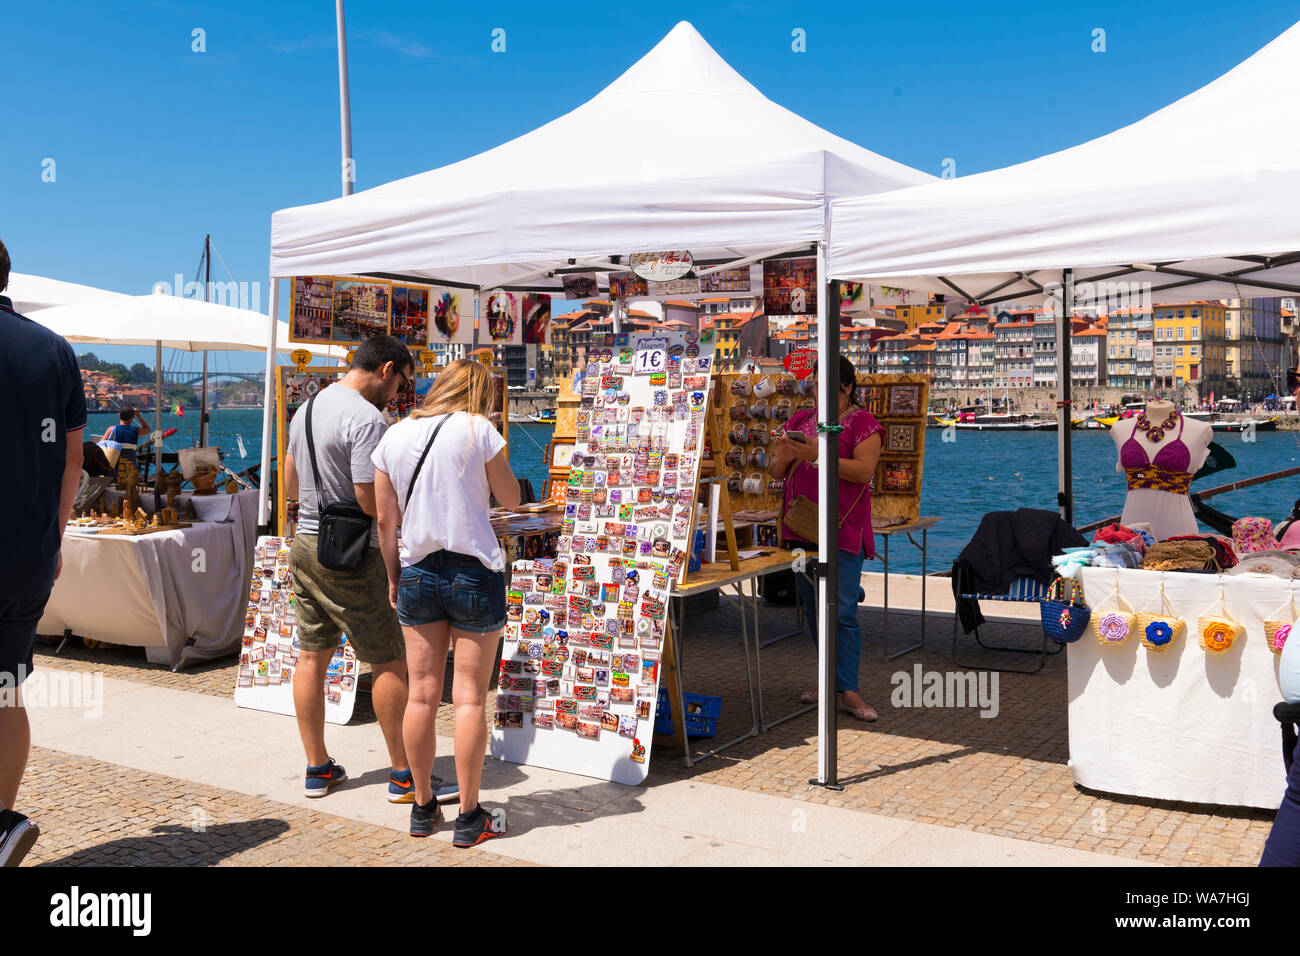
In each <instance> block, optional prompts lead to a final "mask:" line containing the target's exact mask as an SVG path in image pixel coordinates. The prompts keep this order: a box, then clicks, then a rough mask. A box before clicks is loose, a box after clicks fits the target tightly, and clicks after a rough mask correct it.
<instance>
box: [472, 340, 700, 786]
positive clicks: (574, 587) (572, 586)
mask: <svg viewBox="0 0 1300 956" xmlns="http://www.w3.org/2000/svg"><path fill="white" fill-rule="evenodd" d="M712 366H713V334H712V332H711V331H705V332H701V333H698V338H697V337H696V333H694V332H679V333H664V334H657V333H633V334H622V335H618V336H615V335H609V336H602V337H601V338H600V340H599V341H598V342H595V343H593V349H592V353H591V361H590V362H589V364H588V366H587V369H586V375H585V376H584V378H583V380H582V387H581V392H580V399H581V400H580V404H579V408H578V412H577V416H576V425H575V431H576V439H577V443H576V445H575V446H574V450H573V457H572V459H571V468H570V471H569V477H568V480H567V483H566V485H565V488H564V492H565V494H564V502H565V504H564V507H565V511H564V519H563V522H564V523H563V524H562V526H561V528H560V536H559V540H558V542H557V556H556V557H555V558H554V559H553V560H534V561H516V562H514V565H513V568H512V575H511V580H510V587H509V590H508V591H507V596H506V632H505V641H504V650H503V656H502V659H501V662H500V681H499V685H498V690H497V697H496V711H495V713H494V715H493V729H492V754H493V756H496V757H500V758H502V759H504V760H509V761H511V762H512V763H523V764H528V765H530V766H537V767H549V768H551V769H553V770H563V771H566V772H569V773H579V774H584V775H586V776H589V777H598V778H600V779H603V780H613V781H615V782H617V783H628V784H634V783H640V782H641V781H642V780H644V779H645V776H646V772H647V770H648V769H649V760H650V746H651V740H652V738H653V736H654V719H655V715H654V711H655V705H656V702H657V700H658V694H659V665H660V655H661V653H662V650H663V647H664V640H665V628H666V626H667V607H668V596H669V593H670V592H671V590H672V584H673V583H674V582H677V581H679V580H680V577H681V574H682V573H683V572H684V571H685V568H686V547H687V541H688V540H689V536H690V530H691V519H692V516H693V512H694V507H695V500H696V487H697V482H698V478H699V466H700V454H701V450H702V448H703V444H704V436H705V432H706V431H707V419H706V415H707V414H708V399H709V390H710V389H709V374H710V372H711V371H712Z"/></svg>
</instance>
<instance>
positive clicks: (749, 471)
mask: <svg viewBox="0 0 1300 956" xmlns="http://www.w3.org/2000/svg"><path fill="white" fill-rule="evenodd" d="M816 407H817V382H816V381H815V380H814V379H811V378H809V379H805V380H804V381H802V382H797V381H795V377H794V376H793V375H791V374H789V373H782V374H772V375H736V374H731V373H727V374H722V375H719V376H718V398H717V404H716V412H715V414H717V415H718V433H719V435H720V436H721V441H720V443H719V444H720V445H721V447H720V448H715V449H714V452H713V473H714V474H715V475H718V476H720V477H725V478H726V479H727V490H728V491H729V492H730V493H731V507H732V510H733V513H734V512H736V511H776V510H779V509H780V507H781V505H782V502H783V501H784V498H783V494H784V490H785V484H784V482H782V481H781V480H780V479H777V478H774V477H773V476H772V475H771V473H770V472H769V471H768V469H769V468H770V467H771V464H772V446H773V444H774V443H775V442H776V440H777V439H778V438H780V437H781V436H782V435H783V434H784V433H785V423H786V422H787V421H789V420H790V419H791V418H792V417H793V416H794V415H795V413H796V412H798V411H800V410H801V409H804V408H816Z"/></svg>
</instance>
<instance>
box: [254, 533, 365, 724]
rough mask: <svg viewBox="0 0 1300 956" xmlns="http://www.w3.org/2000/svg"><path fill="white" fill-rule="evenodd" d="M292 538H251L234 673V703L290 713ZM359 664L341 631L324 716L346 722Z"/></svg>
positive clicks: (294, 624)
mask: <svg viewBox="0 0 1300 956" xmlns="http://www.w3.org/2000/svg"><path fill="white" fill-rule="evenodd" d="M292 544H293V539H292V538H268V537H262V538H258V539H257V545H256V546H255V547H254V548H253V575H252V582H251V583H250V584H249V592H248V612H247V614H246V615H245V617H244V639H243V641H242V643H241V646H240V648H239V670H238V671H237V673H236V675H235V703H236V704H237V705H238V706H240V707H247V708H249V709H250V710H265V711H269V712H270V713H272V714H284V715H285V716H287V717H292V716H294V713H295V712H294V707H293V670H294V668H295V667H297V666H298V652H299V648H298V615H297V610H296V609H295V607H294V602H293V583H292V579H291V578H290V576H289V548H290V546H291V545H292ZM359 671H360V664H358V662H357V656H356V653H355V652H354V651H353V650H352V646H351V645H350V644H349V643H348V639H347V636H346V635H344V636H343V637H341V638H340V639H339V646H338V648H337V649H336V650H335V651H334V656H333V657H332V658H330V662H329V669H328V670H327V671H326V674H325V685H324V688H323V693H324V694H325V719H326V720H327V721H329V722H330V723H331V724H346V723H347V722H348V721H349V720H351V719H352V708H353V707H354V706H355V705H356V702H357V679H358V677H359V676H360V674H359Z"/></svg>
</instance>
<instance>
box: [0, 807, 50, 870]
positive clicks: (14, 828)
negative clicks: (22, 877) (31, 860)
mask: <svg viewBox="0 0 1300 956" xmlns="http://www.w3.org/2000/svg"><path fill="white" fill-rule="evenodd" d="M40 835H41V828H40V827H38V826H37V825H36V824H35V823H33V822H32V821H31V820H29V819H27V818H26V817H25V816H23V815H22V814H21V813H18V812H16V811H14V810H0V866H17V865H18V864H19V863H21V862H22V861H23V857H25V856H26V855H27V851H28V850H30V849H31V848H32V844H33V843H35V842H36V838H37V837H38V836H40Z"/></svg>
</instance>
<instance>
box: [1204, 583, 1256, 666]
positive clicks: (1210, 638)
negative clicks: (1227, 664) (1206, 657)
mask: <svg viewBox="0 0 1300 956" xmlns="http://www.w3.org/2000/svg"><path fill="white" fill-rule="evenodd" d="M1216 608H1217V610H1216ZM1196 629H1197V630H1198V631H1200V634H1201V646H1202V647H1204V648H1205V649H1206V651H1208V652H1209V653H1211V654H1222V653H1223V652H1225V651H1226V650H1228V648H1230V647H1232V645H1233V644H1235V643H1236V642H1237V641H1239V640H1241V639H1242V638H1243V637H1245V636H1246V629H1245V628H1244V627H1242V626H1241V624H1240V623H1239V622H1238V621H1237V619H1236V618H1234V617H1233V616H1232V615H1231V614H1230V613H1229V612H1228V606H1227V605H1226V604H1225V603H1224V602H1223V584H1222V582H1220V584H1219V597H1218V600H1216V601H1215V602H1214V603H1213V604H1211V605H1210V606H1209V607H1208V608H1206V609H1205V612H1204V613H1202V614H1201V616H1200V617H1199V618H1197V620H1196Z"/></svg>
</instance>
